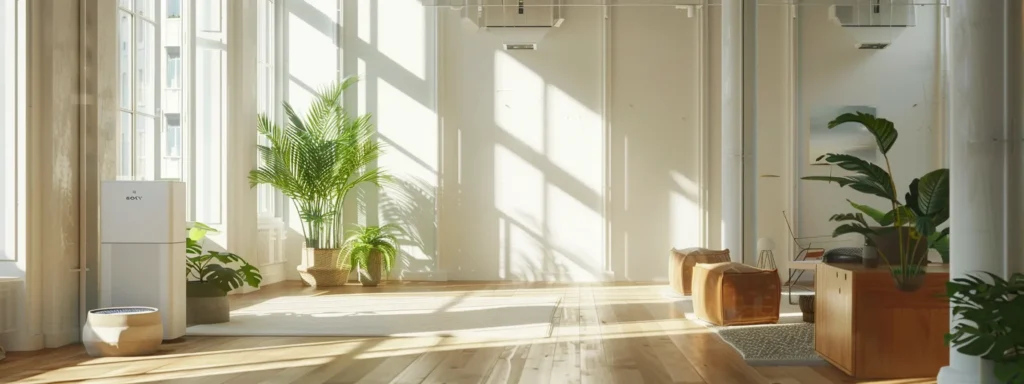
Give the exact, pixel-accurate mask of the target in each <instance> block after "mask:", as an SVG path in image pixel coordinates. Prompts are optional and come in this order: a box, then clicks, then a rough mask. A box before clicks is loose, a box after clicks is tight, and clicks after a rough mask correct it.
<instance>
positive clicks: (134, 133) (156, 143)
mask: <svg viewBox="0 0 1024 384" xmlns="http://www.w3.org/2000/svg"><path fill="white" fill-rule="evenodd" d="M139 1H140V0H128V4H129V5H130V8H126V7H124V6H122V5H123V1H118V2H117V5H116V7H117V8H116V9H117V15H118V18H120V17H121V15H123V14H127V15H128V16H129V17H130V19H131V28H130V29H131V31H130V38H129V39H128V40H127V41H128V42H129V44H130V48H131V49H130V56H131V57H130V60H129V62H130V63H131V64H130V67H131V68H129V70H128V71H127V74H128V76H129V77H130V80H129V82H130V86H129V87H128V88H129V89H131V92H132V94H131V100H130V101H129V103H130V104H129V105H130V106H131V107H130V108H125V107H124V106H122V105H121V102H120V97H119V98H118V135H119V136H120V135H121V133H122V132H123V130H124V127H123V123H124V121H123V119H122V117H123V116H124V114H127V115H130V116H131V129H130V132H131V133H130V134H129V135H128V137H129V138H130V140H131V144H130V148H131V150H130V159H129V160H128V161H129V162H130V164H131V172H130V173H131V174H130V175H124V174H122V173H121V167H122V166H123V165H122V164H123V162H124V161H125V159H123V158H121V154H120V152H121V148H120V146H119V147H118V152H119V153H118V156H117V157H118V159H117V164H118V171H117V173H118V175H117V177H118V178H119V179H123V178H127V179H130V180H146V178H144V177H143V176H145V169H140V167H138V166H137V165H138V159H139V148H140V147H141V146H143V145H146V144H148V143H138V134H139V129H138V125H139V124H138V121H139V117H145V118H150V119H152V120H153V125H152V130H153V143H152V148H151V149H152V151H153V152H152V153H153V156H152V157H153V158H152V159H148V160H149V164H148V165H149V166H150V168H152V169H151V170H152V172H153V180H164V179H163V178H162V175H161V169H160V168H161V167H160V157H161V156H160V154H161V153H162V152H161V147H162V145H161V133H162V132H161V131H162V127H163V126H164V121H163V120H164V117H163V97H162V96H163V95H162V93H163V90H164V88H165V87H164V86H163V85H164V80H165V79H164V78H163V71H162V70H163V66H162V64H163V63H161V61H162V55H161V54H160V53H161V51H162V50H163V45H162V43H163V39H162V36H163V35H162V32H163V30H162V26H163V23H162V20H161V17H162V15H163V8H164V2H163V1H161V0H141V1H147V2H149V3H150V5H151V9H152V11H153V12H152V14H150V15H144V14H142V13H140V12H139V9H138V7H137V4H138V2H139ZM140 22H141V23H148V24H150V25H152V26H153V46H152V47H151V49H150V51H149V52H148V54H149V55H151V56H152V57H151V58H150V59H151V60H152V62H153V73H152V74H150V77H151V80H152V84H153V89H152V92H153V113H149V112H145V111H141V110H140V108H139V92H138V90H139V88H138V84H139V81H138V80H139V79H138V78H137V74H138V70H139V67H138V62H139V60H138V56H139V46H137V44H138V40H137V39H138V36H137V34H138V30H139V23H140ZM121 27H122V26H121V23H120V20H119V21H118V25H117V29H118V36H119V37H118V43H119V44H120V43H121V40H120V36H121V33H123V32H124V31H122V30H121ZM143 43H144V44H145V43H146V42H143ZM119 48H120V47H119ZM121 53H122V52H120V51H119V52H118V54H119V55H120V54H121ZM117 65H118V77H120V76H121V75H122V74H124V73H126V72H124V71H123V70H124V68H121V60H120V59H119V60H118V64H117ZM119 81H120V79H119ZM121 86H122V85H121V84H118V89H122V87H121ZM119 96H121V95H119ZM178 179H179V178H174V179H172V180H178Z"/></svg>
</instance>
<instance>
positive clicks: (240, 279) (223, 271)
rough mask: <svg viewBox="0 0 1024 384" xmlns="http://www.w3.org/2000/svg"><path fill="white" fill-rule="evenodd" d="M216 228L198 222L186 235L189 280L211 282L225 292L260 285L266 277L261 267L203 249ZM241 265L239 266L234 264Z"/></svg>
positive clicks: (239, 258) (235, 256) (238, 258)
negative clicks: (208, 234)
mask: <svg viewBox="0 0 1024 384" xmlns="http://www.w3.org/2000/svg"><path fill="white" fill-rule="evenodd" d="M216 232H217V230H216V229H214V228H212V227H210V226H208V225H206V224H203V223H195V224H193V225H192V228H189V230H188V236H187V237H185V253H186V254H187V255H188V257H187V258H186V259H185V268H186V272H185V276H186V278H187V279H188V281H189V283H209V284H212V285H213V286H215V287H217V288H218V289H219V291H220V293H222V294H224V295H226V294H227V293H228V292H231V291H232V290H234V289H237V288H239V287H241V286H243V285H246V284H248V285H249V286H251V287H253V288H259V286H260V282H261V281H262V280H263V276H262V275H260V270H259V269H258V268H256V267H254V266H252V265H251V264H249V263H248V262H246V261H245V259H242V258H241V257H239V256H238V255H236V254H234V253H230V252H217V251H206V253H204V252H203V243H204V242H205V241H206V234H207V233H216ZM232 264H235V265H238V267H237V269H235V268H232V267H231V265H232Z"/></svg>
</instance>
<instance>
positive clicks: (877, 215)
mask: <svg viewBox="0 0 1024 384" xmlns="http://www.w3.org/2000/svg"><path fill="white" fill-rule="evenodd" d="M846 201H847V202H848V203H850V206H852V207H853V208H855V209H857V210H858V211H861V212H863V213H864V214H865V215H868V217H870V218H871V219H872V220H874V221H875V222H876V223H878V225H882V226H885V225H888V224H883V223H882V222H883V221H884V220H885V214H884V213H882V211H879V210H877V209H874V208H872V207H870V206H867V205H862V204H857V203H854V202H853V201H851V200H849V199H847V200H846Z"/></svg>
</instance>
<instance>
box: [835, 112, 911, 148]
mask: <svg viewBox="0 0 1024 384" xmlns="http://www.w3.org/2000/svg"><path fill="white" fill-rule="evenodd" d="M846 123H859V124H860V125H863V126H864V128H867V130H868V132H871V135H872V136H874V137H875V143H876V144H878V150H879V151H882V154H883V155H888V154H889V150H890V149H892V146H893V144H896V138H897V137H898V136H899V133H898V132H896V126H895V124H893V123H892V122H891V121H889V120H886V119H879V118H877V117H875V115H872V114H870V113H862V112H856V113H844V114H842V115H840V116H839V117H837V118H835V119H834V120H832V121H830V122H829V123H828V129H832V128H835V127H837V126H839V125H840V124H846Z"/></svg>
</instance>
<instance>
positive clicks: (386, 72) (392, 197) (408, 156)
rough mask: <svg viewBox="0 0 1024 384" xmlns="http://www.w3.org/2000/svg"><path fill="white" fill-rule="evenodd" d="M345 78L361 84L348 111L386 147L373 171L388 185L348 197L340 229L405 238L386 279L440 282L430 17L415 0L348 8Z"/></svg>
mask: <svg viewBox="0 0 1024 384" xmlns="http://www.w3.org/2000/svg"><path fill="white" fill-rule="evenodd" d="M344 15H345V20H344V26H345V27H344V42H345V44H344V51H345V52H344V73H345V76H353V75H358V76H359V77H360V78H361V79H362V81H360V82H359V84H357V85H356V91H355V92H354V93H353V94H350V95H348V96H347V97H348V98H347V99H346V104H347V106H348V108H350V109H351V110H355V111H358V112H359V113H360V114H364V113H369V114H371V115H372V116H373V120H372V121H373V123H374V124H376V126H377V132H378V135H379V136H378V138H379V140H380V141H381V142H382V143H383V144H384V148H385V149H384V155H383V156H382V157H381V159H380V160H379V161H378V163H377V166H379V167H381V168H383V169H384V170H385V171H387V172H388V173H389V174H391V175H392V176H393V177H394V182H393V183H392V184H390V185H388V186H387V187H385V188H384V189H380V190H378V188H376V187H375V186H372V185H369V184H367V185H364V188H361V189H360V190H358V191H355V193H353V195H352V196H351V197H349V201H348V203H349V204H348V205H347V206H346V211H347V212H346V222H347V223H361V224H368V225H376V224H386V223H391V224H396V225H399V226H401V227H402V228H404V229H405V230H406V231H407V232H408V234H409V236H408V238H406V239H404V240H403V241H402V243H403V246H402V252H401V255H400V257H399V259H398V262H397V263H396V264H395V269H394V270H392V272H391V277H392V278H396V279H397V278H401V279H406V280H443V279H444V278H445V276H444V274H443V272H441V271H439V269H440V268H439V266H438V263H437V246H436V239H437V230H436V228H437V215H436V209H435V207H436V200H437V189H438V181H439V175H438V172H439V171H440V167H439V164H440V158H439V153H440V132H439V131H438V126H439V124H438V117H437V113H436V110H437V101H436V100H437V60H436V52H437V49H436V44H437V39H436V38H435V34H436V31H437V27H436V19H435V9H434V8H428V7H423V6H422V4H421V2H420V1H418V0H390V1H361V2H356V1H346V2H345V9H344Z"/></svg>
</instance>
